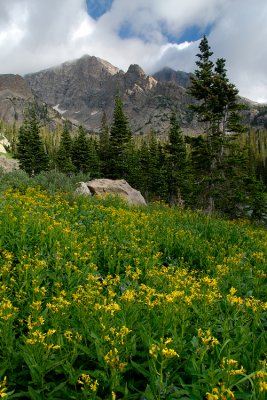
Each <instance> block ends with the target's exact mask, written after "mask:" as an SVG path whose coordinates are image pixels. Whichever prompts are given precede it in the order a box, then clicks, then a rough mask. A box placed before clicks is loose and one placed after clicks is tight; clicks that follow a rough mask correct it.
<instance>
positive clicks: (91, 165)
mask: <svg viewBox="0 0 267 400" xmlns="http://www.w3.org/2000/svg"><path fill="white" fill-rule="evenodd" d="M98 154H99V149H98V143H97V142H96V140H95V139H93V138H92V137H90V138H89V140H88V160H87V162H88V170H89V172H90V175H91V177H92V178H99V177H100V176H101V172H100V160H99V155H98Z"/></svg>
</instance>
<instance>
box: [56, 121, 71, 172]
mask: <svg viewBox="0 0 267 400" xmlns="http://www.w3.org/2000/svg"><path fill="white" fill-rule="evenodd" d="M71 155H72V139H71V136H70V132H69V127H68V123H67V122H66V123H65V124H64V127H63V132H62V135H61V139H60V145H59V149H58V151H57V154H56V166H57V168H58V170H59V171H60V172H63V173H65V174H70V173H72V172H74V169H75V167H74V165H73V163H72V161H71Z"/></svg>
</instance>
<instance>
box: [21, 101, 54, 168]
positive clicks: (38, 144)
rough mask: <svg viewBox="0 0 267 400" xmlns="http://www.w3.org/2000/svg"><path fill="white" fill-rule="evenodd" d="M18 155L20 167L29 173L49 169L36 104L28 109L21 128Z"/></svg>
mask: <svg viewBox="0 0 267 400" xmlns="http://www.w3.org/2000/svg"><path fill="white" fill-rule="evenodd" d="M16 156H17V158H18V160H19V164H20V168H21V169H23V170H24V171H26V172H27V173H28V174H29V175H36V174H39V173H40V172H41V171H45V170H47V169H48V164H49V159H48V156H47V154H46V152H45V151H44V144H43V143H42V140H41V138H40V127H39V121H38V119H37V115H36V108H35V106H34V105H32V106H30V107H29V108H28V110H27V111H26V115H25V119H24V122H23V124H22V126H21V127H20V129H19V135H18V143H17V154H16Z"/></svg>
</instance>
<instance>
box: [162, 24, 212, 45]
mask: <svg viewBox="0 0 267 400" xmlns="http://www.w3.org/2000/svg"><path fill="white" fill-rule="evenodd" d="M213 26H214V25H213V24H209V25H207V26H206V27H204V28H200V27H199V26H196V25H193V26H189V27H188V28H186V29H185V30H184V31H183V32H182V33H180V34H179V35H177V36H175V35H172V34H171V33H170V32H168V31H167V30H166V29H164V28H162V34H163V35H164V36H165V37H166V38H167V39H168V41H169V42H171V43H183V42H195V41H196V40H199V39H201V38H202V37H203V36H204V35H207V36H208V35H209V34H210V32H211V30H212V28H213Z"/></svg>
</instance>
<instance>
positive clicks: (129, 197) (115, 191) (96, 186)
mask: <svg viewBox="0 0 267 400" xmlns="http://www.w3.org/2000/svg"><path fill="white" fill-rule="evenodd" d="M84 185H86V186H87V188H88V189H89V191H90V194H92V195H99V196H101V197H104V196H105V195H107V194H112V195H118V196H120V197H122V198H123V199H125V200H126V201H127V202H128V204H129V205H146V201H145V199H144V197H143V196H142V194H141V193H140V192H139V191H138V190H136V189H133V188H132V187H131V186H130V185H129V183H128V182H126V181H125V180H124V179H116V180H113V179H94V180H92V181H89V182H80V187H78V189H76V193H78V194H81V193H82V194H87V195H90V194H89V193H86V191H85V190H84Z"/></svg>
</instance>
